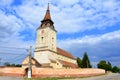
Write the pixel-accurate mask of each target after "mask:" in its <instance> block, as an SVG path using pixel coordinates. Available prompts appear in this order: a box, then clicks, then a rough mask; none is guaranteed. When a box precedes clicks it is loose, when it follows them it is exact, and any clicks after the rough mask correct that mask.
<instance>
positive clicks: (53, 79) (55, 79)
mask: <svg viewBox="0 0 120 80" xmlns="http://www.w3.org/2000/svg"><path fill="white" fill-rule="evenodd" d="M24 80H57V78H31V79H28V78H24Z"/></svg>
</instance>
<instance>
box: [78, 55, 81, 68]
mask: <svg viewBox="0 0 120 80" xmlns="http://www.w3.org/2000/svg"><path fill="white" fill-rule="evenodd" d="M81 64H82V60H81V59H80V58H79V57H77V65H78V67H81Z"/></svg>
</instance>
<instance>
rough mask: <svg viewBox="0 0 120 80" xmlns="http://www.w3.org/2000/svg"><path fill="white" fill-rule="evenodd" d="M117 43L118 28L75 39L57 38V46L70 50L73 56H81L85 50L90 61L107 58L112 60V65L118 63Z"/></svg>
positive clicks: (119, 39)
mask: <svg viewBox="0 0 120 80" xmlns="http://www.w3.org/2000/svg"><path fill="white" fill-rule="evenodd" d="M64 45H66V46H64ZM119 45H120V30H118V31H114V32H110V33H106V34H103V35H98V36H95V35H89V36H84V37H82V38H77V39H64V40H58V46H59V47H61V48H63V49H65V50H67V51H69V52H71V53H72V54H73V55H75V56H78V57H81V58H82V56H83V53H84V52H87V53H88V55H89V57H90V59H91V61H94V62H95V61H96V62H98V61H100V60H108V61H110V62H113V64H114V65H115V64H116V63H120V62H119V61H118V60H119V57H120V54H118V52H120V47H119ZM113 57H114V59H113ZM115 58H116V59H115ZM114 61H116V63H114Z"/></svg>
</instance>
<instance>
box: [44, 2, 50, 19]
mask: <svg viewBox="0 0 120 80" xmlns="http://www.w3.org/2000/svg"><path fill="white" fill-rule="evenodd" d="M47 19H50V20H51V16H50V10H49V4H48V7H47V11H46V14H45V17H44V19H43V20H47Z"/></svg>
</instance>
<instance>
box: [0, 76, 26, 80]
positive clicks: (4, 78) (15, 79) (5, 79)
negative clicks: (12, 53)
mask: <svg viewBox="0 0 120 80" xmlns="http://www.w3.org/2000/svg"><path fill="white" fill-rule="evenodd" d="M0 80H24V79H23V78H22V77H10V76H0Z"/></svg>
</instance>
